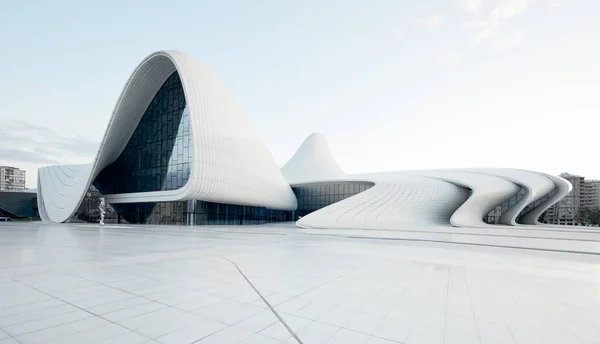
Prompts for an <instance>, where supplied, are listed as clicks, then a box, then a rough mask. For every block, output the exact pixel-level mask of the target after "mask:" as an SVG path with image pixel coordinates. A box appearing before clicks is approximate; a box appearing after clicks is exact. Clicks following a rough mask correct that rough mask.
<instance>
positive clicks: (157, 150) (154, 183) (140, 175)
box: [94, 72, 192, 195]
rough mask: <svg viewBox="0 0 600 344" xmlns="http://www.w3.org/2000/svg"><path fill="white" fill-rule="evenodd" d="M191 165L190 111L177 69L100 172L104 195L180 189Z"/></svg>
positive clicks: (99, 183) (99, 181) (99, 186)
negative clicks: (120, 148) (119, 152)
mask: <svg viewBox="0 0 600 344" xmlns="http://www.w3.org/2000/svg"><path fill="white" fill-rule="evenodd" d="M191 166H192V134H191V129H190V118H189V110H188V108H187V107H186V100H185V96H184V94H183V86H182V84H181V80H180V79H179V74H178V73H177V72H175V73H173V74H172V75H171V76H170V77H169V78H168V79H167V80H166V81H165V82H164V84H163V85H162V86H161V88H160V90H159V91H158V92H157V94H156V95H155V96H154V99H152V102H151V103H150V105H149V106H148V108H147V109H146V112H145V113H144V115H143V116H142V119H141V120H140V123H139V124H138V126H137V128H136V129H135V131H134V133H133V135H132V136H131V138H130V139H129V142H128V143H127V146H126V147H125V149H124V150H123V152H122V153H121V155H120V156H119V157H118V158H117V160H116V161H115V162H113V163H112V164H111V165H109V166H107V167H106V168H105V169H104V170H102V172H101V173H100V174H99V175H98V177H97V178H96V180H95V181H94V185H95V186H96V187H97V188H98V190H99V191H100V192H101V193H102V194H103V195H108V194H121V193H132V192H149V191H163V190H174V189H179V188H181V187H182V186H184V185H185V183H187V181H188V179H189V176H190V173H191Z"/></svg>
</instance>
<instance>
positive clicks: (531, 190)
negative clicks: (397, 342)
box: [467, 168, 556, 226]
mask: <svg viewBox="0 0 600 344" xmlns="http://www.w3.org/2000/svg"><path fill="white" fill-rule="evenodd" d="M467 171H473V172H476V173H481V174H487V175H494V176H497V177H501V178H504V179H506V180H508V181H511V182H513V183H515V184H517V185H519V186H520V187H522V188H523V189H524V190H525V195H524V196H523V198H521V199H520V200H519V202H517V203H516V204H515V205H513V206H512V207H510V208H509V209H507V210H506V211H505V212H504V213H502V215H501V216H500V218H499V219H498V224H503V225H510V226H515V225H517V224H518V223H517V217H518V216H519V215H520V214H521V212H522V211H523V210H524V209H525V208H526V207H527V206H528V205H530V204H532V203H534V202H535V201H537V200H539V199H541V198H542V197H544V196H545V195H547V194H549V193H550V192H551V191H552V190H554V188H555V187H556V186H555V184H554V182H553V181H552V180H551V179H550V178H548V177H547V175H545V174H543V173H538V172H533V171H525V170H517V169H497V168H480V169H467Z"/></svg>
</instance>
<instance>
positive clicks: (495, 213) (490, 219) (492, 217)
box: [483, 188, 527, 225]
mask: <svg viewBox="0 0 600 344" xmlns="http://www.w3.org/2000/svg"><path fill="white" fill-rule="evenodd" d="M526 192H527V191H526V190H525V189H523V188H521V190H519V192H518V193H517V194H516V195H515V196H513V197H511V198H509V199H508V200H506V201H504V203H502V204H501V205H499V206H497V207H496V208H494V210H492V211H490V212H489V213H488V215H487V216H486V217H485V218H484V219H483V222H485V223H488V224H492V225H493V224H496V223H498V220H499V219H500V215H502V213H504V212H505V211H506V210H507V209H508V208H510V207H512V206H513V205H515V204H517V203H518V202H519V201H520V200H521V199H522V198H523V197H525V193H526ZM518 220H519V218H518V217H517V222H518Z"/></svg>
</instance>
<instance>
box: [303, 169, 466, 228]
mask: <svg viewBox="0 0 600 344" xmlns="http://www.w3.org/2000/svg"><path fill="white" fill-rule="evenodd" d="M346 178H349V179H351V180H364V181H369V182H372V183H374V184H375V185H374V186H373V187H371V188H370V189H368V190H366V191H364V192H361V193H359V194H357V195H354V196H352V197H349V198H346V199H344V200H342V201H340V202H337V203H334V204H332V205H329V206H327V207H324V208H322V209H320V210H317V211H315V212H313V213H311V214H309V215H307V216H304V217H302V218H301V219H299V220H298V222H297V224H298V225H299V226H301V227H307V228H348V229H384V230H395V229H418V228H423V227H427V226H431V225H447V224H449V222H448V221H449V219H450V217H451V216H452V214H453V213H454V212H455V211H456V210H457V209H458V208H459V207H460V206H461V205H462V204H463V203H464V202H465V201H466V200H467V198H468V196H469V192H468V190H467V189H465V188H462V187H459V186H457V185H454V184H452V183H448V182H446V181H443V180H440V179H436V178H428V177H420V176H411V175H406V174H404V173H401V172H400V173H397V174H393V173H392V174H382V175H378V174H369V175H348V176H346ZM342 180H344V179H340V180H338V181H342ZM330 182H335V181H330Z"/></svg>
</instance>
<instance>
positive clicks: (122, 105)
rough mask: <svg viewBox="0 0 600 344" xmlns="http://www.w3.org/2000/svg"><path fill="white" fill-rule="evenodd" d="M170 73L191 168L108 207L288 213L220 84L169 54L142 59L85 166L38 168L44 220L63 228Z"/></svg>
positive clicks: (272, 167) (248, 128)
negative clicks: (169, 186) (181, 177)
mask: <svg viewBox="0 0 600 344" xmlns="http://www.w3.org/2000/svg"><path fill="white" fill-rule="evenodd" d="M175 72H178V73H179V77H180V79H181V83H182V85H183V90H184V94H185V100H186V102H187V107H188V108H189V114H190V115H189V116H190V119H189V120H190V129H191V132H192V137H193V140H192V141H193V143H192V151H193V158H192V169H191V176H190V178H189V180H188V181H187V183H186V184H185V185H184V186H183V187H181V188H179V189H175V190H166V191H153V192H137V193H128V194H115V195H106V198H107V201H108V202H109V203H110V202H115V203H131V202H159V201H175V200H191V199H194V200H203V201H209V202H220V203H231V204H240V205H252V206H264V207H269V208H273V209H282V210H294V209H295V208H296V205H297V204H296V198H295V196H294V194H293V192H292V190H291V189H290V187H289V185H288V184H287V182H286V181H285V178H284V177H283V175H282V174H281V172H280V171H279V168H278V166H277V164H276V163H275V161H274V159H273V158H272V156H271V155H270V153H269V151H268V149H267V147H266V146H265V145H264V143H263V142H262V140H261V139H260V137H259V135H258V134H257V131H256V130H255V129H254V126H253V124H252V123H251V121H250V120H249V118H248V117H247V115H246V114H245V113H244V111H243V109H242V108H241V106H240V105H239V104H238V103H237V101H236V100H235V99H234V98H233V96H232V95H231V94H230V93H229V91H228V90H227V88H226V86H225V84H224V83H223V82H222V81H221V80H220V79H219V78H218V77H217V76H216V75H215V74H214V73H213V72H212V71H211V70H210V69H209V68H208V67H206V66H205V65H204V64H203V63H201V62H200V61H198V60H196V59H194V58H192V57H190V56H188V55H185V54H183V53H180V52H176V51H160V52H156V53H154V54H151V55H150V56H148V57H147V58H146V59H144V60H143V61H142V62H141V63H140V65H139V66H138V67H137V68H136V69H135V70H134V72H133V73H132V75H131V77H130V78H129V80H128V81H127V84H126V85H125V88H124V89H123V91H122V93H121V95H120V97H119V99H118V101H117V104H116V106H115V109H114V111H113V114H112V116H111V119H110V121H109V124H108V127H107V129H106V131H105V133H104V137H103V139H102V142H101V144H100V148H99V149H98V153H97V155H96V158H95V159H94V161H93V163H92V164H90V165H85V166H79V167H74V166H70V167H68V166H51V167H46V168H42V169H40V175H41V177H40V179H39V189H38V194H39V197H38V205H39V209H40V213H41V214H43V215H42V217H43V219H44V220H47V221H53V222H64V221H66V220H68V219H69V218H70V217H71V216H72V215H73V213H74V212H75V211H76V210H77V207H78V206H79V204H80V203H81V201H82V199H83V197H84V195H85V193H86V190H87V188H88V187H89V186H90V185H91V184H92V183H93V182H94V180H95V178H96V177H97V176H98V174H99V173H100V172H101V171H102V170H103V169H104V168H106V167H107V166H109V165H110V164H111V163H113V162H114V161H115V160H116V159H117V158H118V157H119V155H120V154H121V153H122V152H123V150H124V148H125V147H126V145H127V143H128V141H129V139H130V138H131V137H132V134H133V133H134V131H135V130H136V127H137V125H138V123H139V122H140V120H141V118H142V116H143V115H144V112H145V110H146V109H147V108H148V106H149V105H150V102H151V101H152V100H153V98H154V96H155V95H156V93H157V92H158V90H159V89H160V88H161V86H162V85H163V83H165V81H166V80H167V78H169V76H171V75H172V74H173V73H175Z"/></svg>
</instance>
